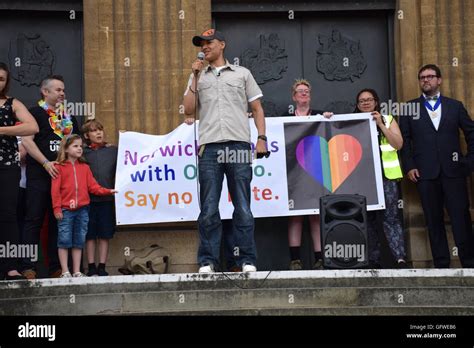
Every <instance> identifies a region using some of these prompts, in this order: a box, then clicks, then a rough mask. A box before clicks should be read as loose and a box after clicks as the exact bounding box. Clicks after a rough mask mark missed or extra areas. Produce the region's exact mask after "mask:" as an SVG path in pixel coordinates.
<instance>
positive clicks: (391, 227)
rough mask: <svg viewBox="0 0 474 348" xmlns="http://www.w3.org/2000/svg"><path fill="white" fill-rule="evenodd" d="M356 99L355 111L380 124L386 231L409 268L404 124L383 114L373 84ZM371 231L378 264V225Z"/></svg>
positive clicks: (400, 260) (400, 261)
mask: <svg viewBox="0 0 474 348" xmlns="http://www.w3.org/2000/svg"><path fill="white" fill-rule="evenodd" d="M356 103H357V104H356V105H357V106H356V109H355V112H370V113H372V116H373V117H374V120H375V122H376V124H377V130H378V134H379V146H380V157H381V160H382V167H383V170H382V174H383V190H384V196H385V210H383V231H384V234H385V238H386V239H387V242H388V245H389V247H390V251H391V252H392V255H393V257H394V258H395V260H396V262H397V266H398V268H407V263H406V253H405V238H404V232H403V226H402V221H401V219H400V214H399V211H398V199H399V190H398V182H399V181H400V180H401V179H402V178H403V174H402V169H401V167H400V162H399V160H398V154H397V150H400V149H401V148H402V146H403V138H402V135H401V132H400V128H399V127H398V124H397V121H395V119H394V117H393V116H392V115H381V114H380V99H379V97H378V95H377V92H376V91H375V90H373V89H370V88H366V89H363V90H361V91H360V92H359V93H357V97H356ZM377 213H378V212H377ZM377 213H374V212H369V214H372V215H374V214H377ZM375 220H376V215H375V216H374V219H372V221H373V222H375ZM369 231H372V232H373V233H372V238H370V237H369V244H372V248H371V247H370V245H369V252H371V254H372V257H371V259H372V263H373V264H375V265H377V264H379V263H380V262H379V260H380V242H379V240H378V235H377V233H376V228H375V226H373V227H372V226H371V228H369ZM370 241H372V243H370Z"/></svg>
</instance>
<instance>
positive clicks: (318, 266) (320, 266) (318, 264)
mask: <svg viewBox="0 0 474 348" xmlns="http://www.w3.org/2000/svg"><path fill="white" fill-rule="evenodd" d="M323 264H324V263H323V260H321V259H319V260H318V261H316V262H315V263H314V265H313V269H324V267H323Z"/></svg>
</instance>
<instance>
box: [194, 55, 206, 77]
mask: <svg viewBox="0 0 474 348" xmlns="http://www.w3.org/2000/svg"><path fill="white" fill-rule="evenodd" d="M204 57H205V54H204V52H199V53H198V54H197V59H199V60H200V61H201V62H202V61H203V60H204ZM198 74H199V70H196V71H195V72H194V75H196V76H197V75H198Z"/></svg>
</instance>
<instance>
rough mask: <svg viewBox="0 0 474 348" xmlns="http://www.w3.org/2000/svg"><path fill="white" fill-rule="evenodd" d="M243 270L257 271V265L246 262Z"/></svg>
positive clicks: (246, 271) (245, 271)
mask: <svg viewBox="0 0 474 348" xmlns="http://www.w3.org/2000/svg"><path fill="white" fill-rule="evenodd" d="M242 272H244V273H248V272H257V267H255V266H254V265H251V264H245V265H243V266H242Z"/></svg>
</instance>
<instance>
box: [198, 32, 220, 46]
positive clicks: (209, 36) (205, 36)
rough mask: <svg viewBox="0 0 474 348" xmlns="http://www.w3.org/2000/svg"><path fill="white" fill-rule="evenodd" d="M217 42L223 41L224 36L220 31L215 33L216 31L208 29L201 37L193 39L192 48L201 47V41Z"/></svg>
mask: <svg viewBox="0 0 474 348" xmlns="http://www.w3.org/2000/svg"><path fill="white" fill-rule="evenodd" d="M214 39H216V40H219V41H225V38H224V34H222V33H221V32H220V31H217V30H216V29H208V30H206V31H205V32H203V33H202V34H201V35H198V36H195V37H193V45H194V46H198V47H199V46H201V42H202V41H203V40H206V41H208V40H214Z"/></svg>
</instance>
